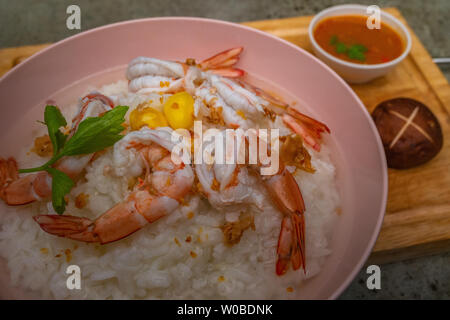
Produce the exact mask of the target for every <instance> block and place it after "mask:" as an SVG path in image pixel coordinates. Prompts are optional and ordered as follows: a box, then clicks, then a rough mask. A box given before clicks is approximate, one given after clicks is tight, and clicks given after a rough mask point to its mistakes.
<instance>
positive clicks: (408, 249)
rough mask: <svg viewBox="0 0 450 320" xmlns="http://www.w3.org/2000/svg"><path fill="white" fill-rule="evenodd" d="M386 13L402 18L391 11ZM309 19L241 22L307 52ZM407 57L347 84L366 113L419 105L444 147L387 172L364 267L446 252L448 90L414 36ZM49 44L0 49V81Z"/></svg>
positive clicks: (449, 231)
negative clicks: (382, 106)
mask: <svg viewBox="0 0 450 320" xmlns="http://www.w3.org/2000/svg"><path fill="white" fill-rule="evenodd" d="M386 11H387V12H389V13H391V14H393V15H394V16H396V17H397V18H399V19H400V20H401V21H402V22H403V23H405V25H406V21H405V19H404V18H403V17H402V16H401V14H400V12H399V11H398V10H397V9H395V8H388V9H386ZM311 19H312V17H295V18H288V19H279V20H265V21H255V22H248V23H244V24H245V25H247V26H250V27H253V28H256V29H260V30H263V31H266V32H268V33H271V34H274V35H276V36H278V37H281V38H283V39H286V40H288V41H290V42H292V43H294V44H296V45H298V46H300V47H302V48H303V49H306V50H308V51H311V45H310V43H309V40H308V25H309V23H310V21H311ZM409 31H410V32H411V35H412V49H411V53H410V55H409V56H408V57H407V58H406V59H405V60H404V61H403V62H402V63H401V64H400V65H399V66H397V67H396V68H395V70H393V71H392V72H391V73H389V74H388V75H387V76H386V77H383V78H380V79H377V80H374V81H372V82H370V83H368V84H362V85H352V88H353V90H355V92H356V93H357V94H358V96H359V97H360V98H361V100H362V101H363V102H364V104H365V106H366V107H367V108H368V110H369V112H371V111H372V110H373V109H374V108H375V106H376V105H377V104H378V103H379V102H381V101H383V100H386V99H391V98H395V97H410V98H414V99H417V100H419V101H422V102H423V103H425V104H426V105H427V106H428V107H430V108H431V110H432V111H433V112H434V114H435V115H436V116H437V118H438V119H439V121H440V123H441V125H442V130H443V132H444V147H443V149H442V151H441V152H440V153H439V155H438V156H437V157H436V158H435V159H433V160H432V161H430V162H429V163H427V164H425V165H423V166H420V167H418V168H414V169H409V170H403V171H399V170H389V196H388V203H387V209H386V217H385V219H384V223H383V227H382V229H381V233H380V235H379V238H378V241H377V243H376V244H375V247H374V249H373V252H372V255H371V257H370V259H369V263H384V262H390V261H395V260H400V259H406V258H411V257H416V256H420V255H426V254H433V253H438V252H443V251H448V250H450V171H449V167H450V113H449V108H450V87H449V84H448V82H447V80H446V79H445V77H444V75H443V74H442V73H441V71H440V70H439V68H438V67H437V66H436V65H435V64H434V63H433V62H432V60H431V57H430V55H429V54H428V52H427V51H426V49H425V48H424V46H423V45H422V43H421V42H420V40H419V39H418V38H417V36H416V35H415V34H414V32H413V31H412V30H411V29H409ZM48 45H49V44H43V45H33V46H25V47H18V48H7V49H0V76H1V75H3V74H4V73H5V72H6V71H8V70H9V69H11V68H13V67H14V66H15V65H16V64H18V63H20V62H21V61H23V60H24V59H25V58H27V57H29V56H31V55H32V54H34V53H36V52H38V51H39V50H41V49H43V48H45V47H46V46H48Z"/></svg>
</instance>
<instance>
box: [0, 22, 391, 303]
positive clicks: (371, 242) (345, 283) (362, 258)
mask: <svg viewBox="0 0 450 320" xmlns="http://www.w3.org/2000/svg"><path fill="white" fill-rule="evenodd" d="M171 20H173V21H176V20H179V21H192V22H205V23H215V24H221V25H226V26H230V27H235V28H240V29H244V30H247V31H251V32H255V33H258V34H260V35H262V36H264V37H268V38H271V39H273V40H275V41H278V42H281V43H283V44H284V45H286V46H288V47H290V48H291V49H294V50H296V51H298V52H299V53H301V54H304V55H307V56H308V57H309V58H311V59H312V60H313V61H315V62H316V63H318V64H319V65H321V66H322V67H323V68H325V69H326V70H328V72H330V74H331V76H333V77H334V78H335V80H336V81H337V82H339V83H340V84H341V85H343V87H344V88H345V89H346V90H347V91H348V93H349V94H350V95H351V96H352V97H353V99H354V100H355V102H356V104H357V105H358V106H359V109H360V110H361V111H362V113H363V114H364V116H365V117H366V119H367V120H368V123H369V127H370V128H371V130H372V132H373V133H374V137H375V141H376V145H377V146H378V150H379V157H380V159H379V160H380V165H381V169H382V177H381V178H382V186H381V206H380V209H381V210H380V211H381V212H379V213H378V219H377V223H376V225H375V228H374V232H373V234H372V236H371V237H370V239H368V246H367V248H366V250H365V251H364V253H363V254H362V255H361V256H360V258H359V259H358V261H357V262H356V263H355V264H354V266H353V268H352V270H351V272H349V274H348V276H347V277H346V278H345V279H344V280H343V281H342V283H341V284H340V285H339V286H338V287H337V288H336V290H335V291H334V292H332V293H331V294H330V296H329V297H328V299H333V300H334V299H336V298H338V297H339V296H340V295H341V294H342V292H343V291H344V290H345V289H346V288H347V287H348V286H349V284H350V283H351V282H352V281H353V280H354V279H355V277H356V275H357V274H358V273H359V271H360V270H361V269H362V267H363V265H364V263H365V262H366V260H367V258H368V257H369V255H370V253H371V252H372V250H373V247H374V246H375V242H376V240H377V238H378V235H379V233H380V230H381V225H382V223H383V219H384V215H385V212H386V204H387V196H388V170H387V161H386V157H385V154H384V148H383V144H382V141H381V138H380V136H379V134H378V130H377V128H376V126H375V123H374V122H373V120H372V117H371V115H370V113H369V111H368V110H367V109H366V107H365V106H364V104H363V103H362V101H361V99H360V98H359V97H358V96H357V95H356V93H355V92H354V91H353V89H352V88H351V87H350V86H349V85H348V84H347V83H346V82H345V81H344V80H343V79H342V78H341V77H340V76H339V75H338V74H337V73H336V72H335V71H334V70H333V69H332V68H330V67H329V66H328V65H327V64H325V63H324V62H323V61H321V60H320V59H319V58H317V57H316V56H314V55H313V54H312V53H309V52H308V51H306V50H305V49H303V48H301V47H299V46H297V45H294V44H293V43H291V42H289V41H287V40H284V39H282V38H280V37H277V36H275V35H272V34H270V33H268V32H264V31H261V30H258V29H255V28H252V27H249V26H246V25H242V24H240V23H234V22H229V21H223V20H219V19H211V18H201V17H185V16H168V17H153V18H139V19H131V20H124V21H119V22H115V23H112V24H107V25H104V26H100V27H96V28H93V29H89V30H86V31H83V32H80V33H77V34H75V35H73V36H70V37H67V38H65V39H62V40H60V41H57V42H55V43H53V44H51V45H50V46H48V47H46V48H44V49H42V50H41V51H39V52H37V53H35V54H33V55H32V56H30V57H28V58H27V59H25V60H24V61H23V62H22V63H20V64H19V65H17V66H15V67H14V68H12V69H10V70H9V71H7V72H6V73H5V74H4V75H3V76H2V77H0V86H1V85H2V83H3V82H4V81H5V80H6V78H8V77H9V76H10V75H11V74H12V73H13V72H15V71H16V70H18V69H20V68H24V67H25V66H26V65H27V64H28V63H30V62H31V61H32V60H34V59H38V57H39V56H41V55H43V54H46V52H47V51H50V50H54V49H55V48H57V47H60V46H63V45H64V44H65V43H66V42H68V41H72V40H74V39H78V38H80V37H84V36H85V35H86V34H91V33H95V32H99V31H101V30H103V29H108V28H114V27H119V26H121V25H128V24H134V23H145V22H154V21H156V22H157V21H171Z"/></svg>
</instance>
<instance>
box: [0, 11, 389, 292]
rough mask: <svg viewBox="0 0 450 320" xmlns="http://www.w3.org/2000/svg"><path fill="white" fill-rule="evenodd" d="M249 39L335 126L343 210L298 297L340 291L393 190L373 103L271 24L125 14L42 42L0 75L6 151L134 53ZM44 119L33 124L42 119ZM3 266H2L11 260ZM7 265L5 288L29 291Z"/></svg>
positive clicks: (215, 48) (182, 52)
mask: <svg viewBox="0 0 450 320" xmlns="http://www.w3.org/2000/svg"><path fill="white" fill-rule="evenodd" d="M236 46H243V47H244V48H245V51H244V53H243V54H242V59H241V60H240V62H239V67H241V68H243V69H245V70H246V71H248V72H249V73H250V74H252V75H255V76H257V77H261V78H263V79H269V80H270V82H272V83H273V84H274V86H276V87H280V88H283V89H284V90H286V91H287V92H289V93H290V94H291V95H292V96H294V97H296V99H298V100H299V101H300V103H301V104H303V105H304V106H306V107H307V108H308V109H309V110H308V111H309V112H310V113H311V114H312V115H314V116H315V117H317V118H318V119H320V120H321V121H324V122H325V123H326V124H327V125H328V126H329V127H330V129H331V132H332V136H331V137H332V145H333V149H334V153H335V155H334V162H335V164H336V166H337V179H338V185H339V189H340V191H341V196H342V214H341V216H340V219H339V222H338V224H337V226H336V228H335V230H334V235H333V240H332V249H333V253H332V254H331V255H330V257H329V258H328V260H327V261H326V263H325V266H324V268H323V270H322V272H321V273H320V274H319V275H317V276H316V277H314V278H312V279H311V280H309V281H308V282H306V283H305V285H304V287H303V290H302V291H301V292H300V294H299V296H298V298H306V299H328V298H336V297H337V296H338V295H339V294H340V293H342V291H343V290H344V289H345V288H346V287H347V285H348V284H349V283H350V281H351V280H352V279H353V278H354V277H355V275H356V274H357V272H358V271H359V270H360V269H361V267H362V266H363V264H364V262H365V261H366V259H367V257H368V255H369V253H370V251H371V249H372V247H373V245H374V243H375V240H376V238H377V236H378V232H379V230H380V227H381V223H382V220H383V215H384V211H385V206H386V197H387V169H386V162H385V157H384V153H383V147H382V145H381V141H380V139H379V137H378V134H377V131H376V128H375V126H374V124H373V123H372V120H371V118H370V115H369V113H368V112H367V111H366V109H365V107H364V105H363V104H362V103H361V101H360V100H359V99H358V97H357V96H356V94H355V93H354V92H353V91H352V90H351V89H350V87H349V86H348V85H347V84H346V83H345V82H344V81H343V80H342V79H341V78H339V77H338V76H337V75H336V73H334V71H332V70H331V69H330V68H329V67H327V66H326V65H325V64H324V63H322V62H320V61H319V60H318V59H316V58H315V57H314V56H312V55H311V54H309V53H307V52H306V51H304V50H302V49H300V48H298V47H296V46H294V45H292V44H290V43H288V42H286V41H284V40H281V39H279V38H277V37H274V36H271V35H269V34H267V33H264V32H261V31H257V30H254V29H251V28H248V27H244V26H241V25H237V24H233V23H228V22H223V21H216V20H208V19H199V18H156V19H143V20H134V21H127V22H122V23H117V24H113V25H108V26H105V27H101V28H97V29H94V30H90V31H87V32H84V33H81V34H78V35H76V36H73V37H71V38H68V39H66V40H63V41H61V42H58V43H56V44H54V45H53V46H51V47H49V48H47V49H45V50H43V51H42V52H40V53H38V54H36V55H34V56H33V57H32V58H30V59H28V60H26V61H25V62H23V63H21V64H20V65H19V66H18V67H16V68H14V69H13V70H11V71H10V72H8V73H7V74H6V75H4V76H3V77H2V78H1V79H0V97H2V99H1V100H2V117H0V132H1V134H0V145H1V150H2V151H1V155H0V156H3V157H4V156H9V155H17V153H18V150H19V146H20V145H24V144H25V141H26V143H29V141H31V138H32V132H33V128H34V127H33V125H34V124H35V123H36V122H35V119H40V118H42V112H43V108H44V103H45V102H46V101H47V100H48V99H53V100H56V101H57V102H58V104H59V105H62V106H63V105H64V104H65V103H69V102H74V101H75V99H76V98H77V97H80V96H81V95H82V94H84V93H86V91H88V90H90V88H92V86H98V85H101V84H105V83H109V82H113V81H116V80H118V79H123V78H124V70H125V66H126V64H127V63H128V62H129V61H130V60H131V59H133V58H134V57H136V56H139V55H145V56H151V57H157V58H162V59H173V60H184V59H185V58H187V57H194V58H197V59H202V58H206V57H208V56H210V55H212V54H214V53H217V52H220V51H222V50H224V49H227V48H232V47H236ZM38 125H39V124H36V126H38ZM2 263H3V264H0V271H1V270H6V269H5V262H4V261H3V262H2ZM8 282H9V277H8V274H7V272H0V288H1V289H0V290H1V292H0V296H3V297H18V296H19V297H23V292H21V291H20V290H18V289H14V288H12V287H11V286H10V285H9V283H8Z"/></svg>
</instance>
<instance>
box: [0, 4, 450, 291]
mask: <svg viewBox="0 0 450 320" xmlns="http://www.w3.org/2000/svg"><path fill="white" fill-rule="evenodd" d="M348 2H349V1H340V0H339V1H331V0H277V1H274V0H189V1H182V0H170V1H167V0H152V1H146V0H96V1H92V0H75V1H74V0H45V1H44V0H43V1H35V0H16V1H11V0H0V30H1V32H0V48H4V47H14V46H22V45H29V44H40V43H48V42H55V41H58V40H61V39H63V38H66V37H68V36H71V35H73V34H75V33H77V32H78V31H71V30H68V29H67V28H66V18H67V14H66V8H67V6H68V5H70V4H77V5H79V6H80V8H81V14H82V20H81V27H82V31H84V30H87V29H90V28H94V27H98V26H101V25H105V24H109V23H113V22H117V21H123V20H128V19H136V18H144V17H155V16H199V17H207V18H215V19H222V20H228V21H234V22H242V21H251V20H261V19H276V18H286V17H292V16H299V15H312V14H315V13H317V12H319V11H320V10H322V9H324V8H326V7H329V6H332V5H336V4H343V3H348ZM352 2H353V3H356V2H357V3H361V4H367V5H370V4H377V5H379V6H380V7H390V6H395V7H397V8H398V9H399V10H400V11H401V12H402V14H403V16H404V17H405V18H406V20H407V21H408V23H409V25H410V26H411V27H412V29H413V30H414V32H415V33H416V34H417V35H418V37H419V38H420V40H421V41H422V42H423V44H424V45H425V47H426V48H427V49H428V51H429V52H430V54H431V56H433V57H448V56H450V39H449V30H450V1H449V0H428V1H423V0H408V1H404V0H391V1H389V0H385V1H373V0H369V1H367V0H359V1H351V3H352ZM441 69H442V71H443V72H444V74H445V75H446V77H447V79H450V66H448V65H447V66H441ZM449 275H450V254H440V255H435V256H431V257H423V258H418V259H414V260H408V261H404V262H397V263H391V264H386V265H382V266H381V290H375V291H371V290H368V289H367V286H366V280H367V277H368V275H367V274H366V271H365V269H363V270H361V272H360V273H359V275H358V276H357V277H356V279H355V280H354V281H353V282H352V283H351V285H350V286H349V287H348V288H347V290H346V291H345V292H344V293H343V294H342V296H341V299H450V276H449Z"/></svg>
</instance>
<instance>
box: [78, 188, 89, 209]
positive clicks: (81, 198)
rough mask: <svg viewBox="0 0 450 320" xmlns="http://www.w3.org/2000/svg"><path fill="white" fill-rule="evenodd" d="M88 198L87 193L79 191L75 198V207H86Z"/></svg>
mask: <svg viewBox="0 0 450 320" xmlns="http://www.w3.org/2000/svg"><path fill="white" fill-rule="evenodd" d="M88 200H89V195H88V194H85V193H83V192H82V193H80V194H79V195H77V196H76V198H75V207H77V208H78V209H83V208H84V207H86V205H87V203H88Z"/></svg>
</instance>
